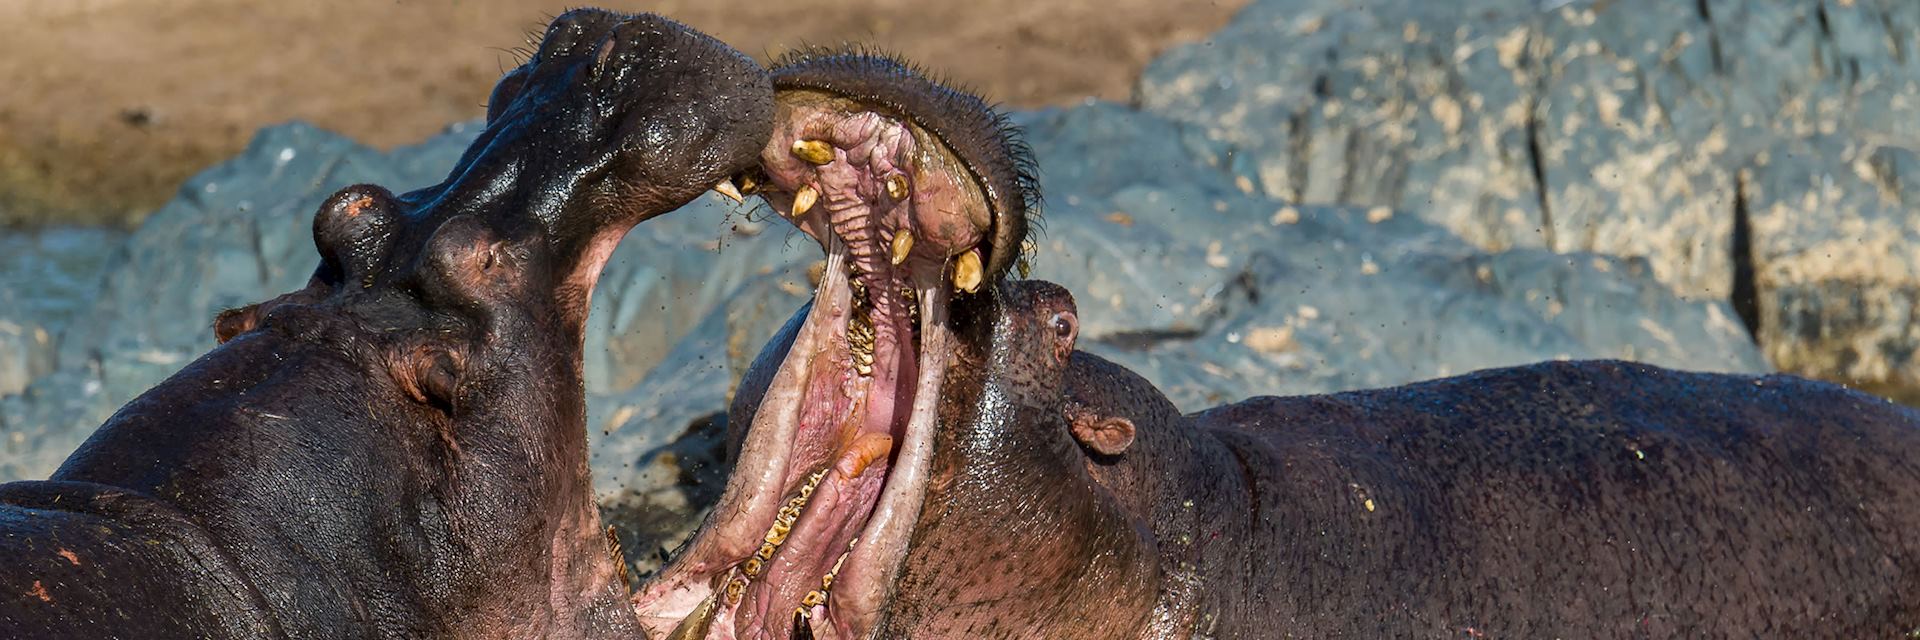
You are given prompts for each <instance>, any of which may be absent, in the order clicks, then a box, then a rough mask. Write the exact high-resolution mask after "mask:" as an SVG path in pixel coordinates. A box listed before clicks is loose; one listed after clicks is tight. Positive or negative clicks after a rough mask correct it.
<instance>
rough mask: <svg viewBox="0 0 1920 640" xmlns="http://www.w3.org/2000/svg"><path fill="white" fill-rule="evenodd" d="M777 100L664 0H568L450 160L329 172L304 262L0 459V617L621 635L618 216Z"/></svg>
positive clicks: (194, 634)
mask: <svg viewBox="0 0 1920 640" xmlns="http://www.w3.org/2000/svg"><path fill="white" fill-rule="evenodd" d="M772 99H773V91H772V86H771V84H770V82H769V79H768V77H767V75H766V73H765V71H764V70H762V69H761V68H760V67H758V66H757V65H755V64H754V63H753V62H752V61H751V60H749V59H747V58H746V57H744V56H742V55H740V54H739V53H738V52H736V51H734V50H732V49H730V48H728V47H727V46H725V45H723V44H721V43H719V42H717V41H715V40H713V39H711V38H708V37H706V36H704V35H702V34H699V33H696V32H693V31H691V30H689V29H687V28H686V27H683V26H681V25H679V24H676V23H673V22H671V21H668V20H664V19H661V18H658V17H654V16H645V15H642V16H627V15H620V14H614V13H609V12H603V11H594V10H580V11H574V12H570V13H567V14H565V15H563V16H561V17H559V18H557V19H556V20H554V22H553V24H552V26H551V27H549V28H548V30H547V33H546V35H545V38H544V40H543V41H542V42H541V43H540V45H539V47H538V51H537V52H536V53H535V54H534V55H533V56H532V58H531V59H530V60H529V61H528V62H527V63H526V64H524V65H522V66H520V67H519V68H517V69H514V70H513V71H511V72H510V73H508V74H507V75H506V77H505V78H504V79H502V80H501V81H500V83H499V85H498V87H496V88H495V90H494V93H493V96H492V98H491V100H490V102H489V105H488V109H487V111H488V113H487V125H486V129H485V131H484V132H483V133H482V134H481V135H480V136H479V139H478V140H476V141H475V142H474V144H473V146H472V147H471V148H470V149H469V150H468V151H467V152H466V154H465V155H464V156H463V157H462V158H461V159H460V161H459V163H458V165H457V166H456V167H455V168H454V169H453V171H452V173H451V174H450V175H449V176H448V177H447V179H446V180H445V181H444V182H442V183H440V184H438V185H435V186H432V187H428V188H425V189H421V190H418V191H414V192H411V193H407V194H404V195H399V196H395V195H393V194H392V193H390V192H388V191H386V190H384V189H381V188H379V187H374V186H364V185H363V186H355V187H349V188H347V189H344V190H342V191H341V192H339V193H338V194H336V195H334V196H333V197H332V198H330V199H329V200H328V201H327V202H326V203H325V204H324V205H322V206H321V207H320V210H319V212H318V213H317V214H316V216H315V218H314V225H313V234H314V242H315V245H316V246H317V248H318V249H319V253H320V256H321V263H320V266H319V268H318V269H317V270H316V272H315V274H314V276H313V278H312V279H311V281H310V282H309V284H308V285H307V286H306V288H304V289H302V290H300V291H296V292H293V293H289V294H287V295H283V296H280V297H279V298H276V299H274V300H271V301H268V302H264V303H260V304H256V305H253V306H250V307H246V308H243V309H237V310H233V311H229V312H226V313H224V314H222V315H221V316H220V317H219V318H218V320H217V321H216V323H215V325H216V326H215V331H216V333H217V334H218V337H219V338H220V339H221V341H222V344H221V345H220V346H219V347H217V348H215V349H214V350H212V351H211V352H209V353H207V354H206V355H205V356H203V357H201V358H200V359H198V360H196V361H194V362H193V363H192V364H190V365H188V366H187V367H186V368H185V369H183V370H182V371H180V372H179V373H178V374H176V375H174V376H173V377H171V378H169V379H167V380H166V381H165V382H162V383H161V384H160V385H158V386H156V387H154V388H153V389H152V390H150V391H148V392H147V393H145V394H143V395H141V396H140V397H139V398H138V399H136V400H134V401H133V402H131V403H129V404H128V405H127V406H126V407H125V408H123V409H121V410H120V411H119V412H118V413H117V414H115V415H114V417H113V418H112V419H111V420H109V421H108V422H107V423H106V424H105V425H104V426H102V427H101V428H100V429H99V431H98V432H97V433H95V434H94V435H93V436H92V437H91V438H90V439H89V440H88V441H87V442H86V443H85V444H84V445H83V446H81V448H80V449H79V450H78V451H76V452H75V453H74V454H73V455H72V457H70V458H68V459H67V461H66V462H65V463H64V464H63V465H62V466H61V467H60V469H59V470H58V471H57V472H55V473H54V475H53V476H52V478H51V479H50V480H47V481H33V482H16V483H10V484H6V485H4V486H0V532H4V535H0V565H4V567H5V570H4V571H0V637H6V638H24V637H60V638H82V637H129V638H162V637H167V638H171V637H182V638H259V637H423V636H433V637H522V638H525V637H582V636H589V635H625V636H628V637H631V636H633V635H637V633H638V631H637V629H636V627H635V622H636V621H635V619H634V617H633V614H632V612H631V610H630V609H629V608H628V607H627V606H626V599H627V596H628V591H627V586H626V585H625V584H624V582H623V581H622V579H621V576H620V574H619V569H618V565H617V564H616V562H615V561H614V559H613V558H611V557H610V554H609V551H608V546H607V542H606V538H605V534H604V532H603V530H602V528H601V526H600V521H599V516H598V514H597V512H596V510H595V504H594V502H593V499H592V495H591V491H590V487H589V480H588V478H589V476H588V473H587V455H586V453H587V452H586V433H585V428H584V411H585V409H584V399H583V391H582V384H581V349H582V335H583V329H582V327H583V325H584V322H585V319H586V315H587V308H588V304H587V303H588V299H589V297H590V294H591V292H592V290H593V287H594V282H595V280H596V279H597V278H598V277H599V273H600V270H601V267H602V266H603V264H604V262H605V261H606V259H607V257H608V255H609V253H610V252H611V251H612V250H613V247H614V246H615V245H616V244H618V242H619V241H620V239H621V238H622V236H624V235H625V234H626V232H627V231H628V230H629V229H630V228H632V227H633V225H635V224H638V223H640V222H641V221H644V220H646V219H648V218H650V217H653V216H655V215H658V214H661V213H665V212H667V211H670V210H672V209H674V208H676V207H678V206H680V205H682V204H684V203H685V202H687V201H689V200H691V199H693V198H694V197H696V196H698V195H700V194H701V193H703V192H705V191H706V190H707V189H709V188H710V187H713V186H714V185H716V184H719V183H721V182H722V181H723V180H725V179H726V178H727V177H728V176H729V175H732V174H734V173H737V172H738V171H740V169H741V168H743V167H747V166H751V165H753V164H754V163H755V162H756V158H757V156H758V154H759V152H760V149H761V148H762V147H763V146H764V145H765V142H766V140H767V137H768V135H769V124H768V123H769V122H770V121H771V119H772V106H773V102H772Z"/></svg>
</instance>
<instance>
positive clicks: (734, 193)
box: [713, 179, 747, 204]
mask: <svg viewBox="0 0 1920 640" xmlns="http://www.w3.org/2000/svg"><path fill="white" fill-rule="evenodd" d="M713 190H714V192H715V193H718V194H720V195H723V196H726V197H727V199H728V200H732V201H733V203H734V204H740V203H742V202H746V201H747V197H746V196H743V195H740V187H736V186H733V180H732V179H727V180H721V181H720V184H716V185H713Z"/></svg>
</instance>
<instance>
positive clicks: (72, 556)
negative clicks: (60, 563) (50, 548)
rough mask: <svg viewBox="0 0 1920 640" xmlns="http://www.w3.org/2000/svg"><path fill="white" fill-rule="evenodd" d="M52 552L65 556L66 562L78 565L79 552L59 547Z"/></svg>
mask: <svg viewBox="0 0 1920 640" xmlns="http://www.w3.org/2000/svg"><path fill="white" fill-rule="evenodd" d="M54 554H55V555H58V556H60V557H62V558H66V559H67V562H71V563H73V566H76V567H78V566H80V554H77V553H74V552H73V550H71V549H61V550H59V551H56V552H54Z"/></svg>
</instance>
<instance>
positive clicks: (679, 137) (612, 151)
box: [450, 9, 773, 270]
mask: <svg viewBox="0 0 1920 640" xmlns="http://www.w3.org/2000/svg"><path fill="white" fill-rule="evenodd" d="M772 121H773V85H772V82H771V80H770V79H769V77H768V74H767V71H766V70H765V69H763V68H761V67H760V65H759V64H757V63H755V62H754V61H753V60H752V59H751V58H748V57H747V56H746V55H745V54H742V53H740V52H739V51H736V50H734V49H733V48H732V47H729V46H727V45H726V44H725V43H722V42H720V41H719V40H715V39H714V38H712V37H710V36H708V35H706V34H703V33H700V32H698V31H695V30H693V29H691V28H688V27H687V26H685V25H682V24H680V23H678V22H674V21H672V20H669V19H667V18H663V17H660V16H656V15H651V14H637V15H636V14H623V13H616V12H612V11H606V10H601V9H575V10H572V11H568V12H567V13H565V14H562V15H561V16H559V17H558V18H555V19H554V20H553V22H552V24H551V25H549V26H548V28H547V32H546V34H545V35H544V36H543V39H542V40H541V42H540V43H539V45H538V47H537V48H536V49H535V50H534V53H533V55H532V56H531V57H529V58H528V59H527V61H526V62H525V63H523V64H521V65H520V66H519V67H518V68H515V69H514V70H512V71H510V72H508V73H507V75H506V76H505V77H504V78H502V79H501V80H500V82H499V84H498V85H496V86H495V88H494V91H493V94H492V96H491V97H490V98H489V100H488V105H487V129H486V131H485V132H483V133H482V134H481V140H480V142H479V143H476V145H475V146H474V150H473V151H471V152H469V157H468V158H467V159H465V162H463V164H469V165H471V166H473V167H475V168H476V169H479V170H480V171H479V173H477V174H476V175H470V176H462V175H461V173H460V172H459V171H456V172H455V175H454V176H453V177H452V178H450V179H452V180H457V181H460V182H462V183H464V184H465V185H468V186H470V189H469V190H468V191H469V192H470V194H471V196H470V197H468V198H456V199H459V200H466V201H467V202H468V203H469V204H471V205H472V206H473V207H475V208H483V209H488V210H490V211H491V214H492V215H494V216H496V217H511V216H522V215H527V214H531V215H532V216H533V217H534V218H536V219H537V220H538V221H539V222H540V224H541V226H542V227H543V228H544V231H545V232H546V233H547V234H548V235H549V239H550V241H551V242H552V243H553V244H554V245H556V246H557V247H560V248H562V251H563V255H568V257H573V256H576V255H584V256H587V257H592V256H594V255H596V254H597V253H598V250H600V249H610V248H611V244H612V243H615V242H618V240H619V237H620V236H621V235H623V234H624V233H625V232H626V230H627V229H630V228H631V227H632V226H633V225H635V224H638V223H640V222H642V221H645V220H646V219H648V218H651V217H653V216H656V215H660V214H663V213H666V212H668V211H672V210H674V209H676V208H678V207H680V206H681V205H684V204H686V203H687V202H688V201H690V200H692V199H693V198H695V197H697V196H699V195H700V194H701V193H703V192H705V191H707V190H709V189H712V188H714V187H715V186H716V185H717V184H719V183H721V182H722V181H725V180H726V179H727V178H728V176H732V175H734V174H736V173H739V172H741V171H742V170H744V169H746V168H748V167H750V166H752V165H753V164H754V163H756V162H757V160H758V154H759V151H760V149H761V148H762V147H764V146H765V144H766V141H767V139H768V138H769V137H770V136H771V134H772V126H773V125H772ZM532 123H538V126H537V127H536V126H529V125H531V124H532ZM474 154H478V155H477V156H476V155H474ZM509 181H511V182H518V183H520V184H529V185H540V186H541V187H542V188H541V190H540V191H538V192H534V193H525V192H522V193H509V192H506V191H503V190H501V189H499V188H498V187H499V185H500V184H501V183H502V182H509ZM587 266H593V265H587ZM594 269H595V270H597V266H596V267H594Z"/></svg>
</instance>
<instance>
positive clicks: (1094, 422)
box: [1067, 409, 1133, 456]
mask: <svg viewBox="0 0 1920 640" xmlns="http://www.w3.org/2000/svg"><path fill="white" fill-rule="evenodd" d="M1067 422H1068V425H1069V428H1071V429H1072V430H1073V439H1075V440H1078V441H1080V446H1083V447H1086V448H1088V449H1092V450H1094V451H1096V452H1099V453H1100V454H1101V455H1109V456H1117V455H1120V454H1122V453H1125V452H1126V451H1127V447H1130V446H1132V445H1133V421H1132V420H1128V419H1126V418H1123V417H1120V416H1102V415H1098V414H1095V413H1093V412H1092V411H1088V410H1084V409H1082V410H1079V411H1072V412H1070V413H1069V414H1068V416H1067Z"/></svg>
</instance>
